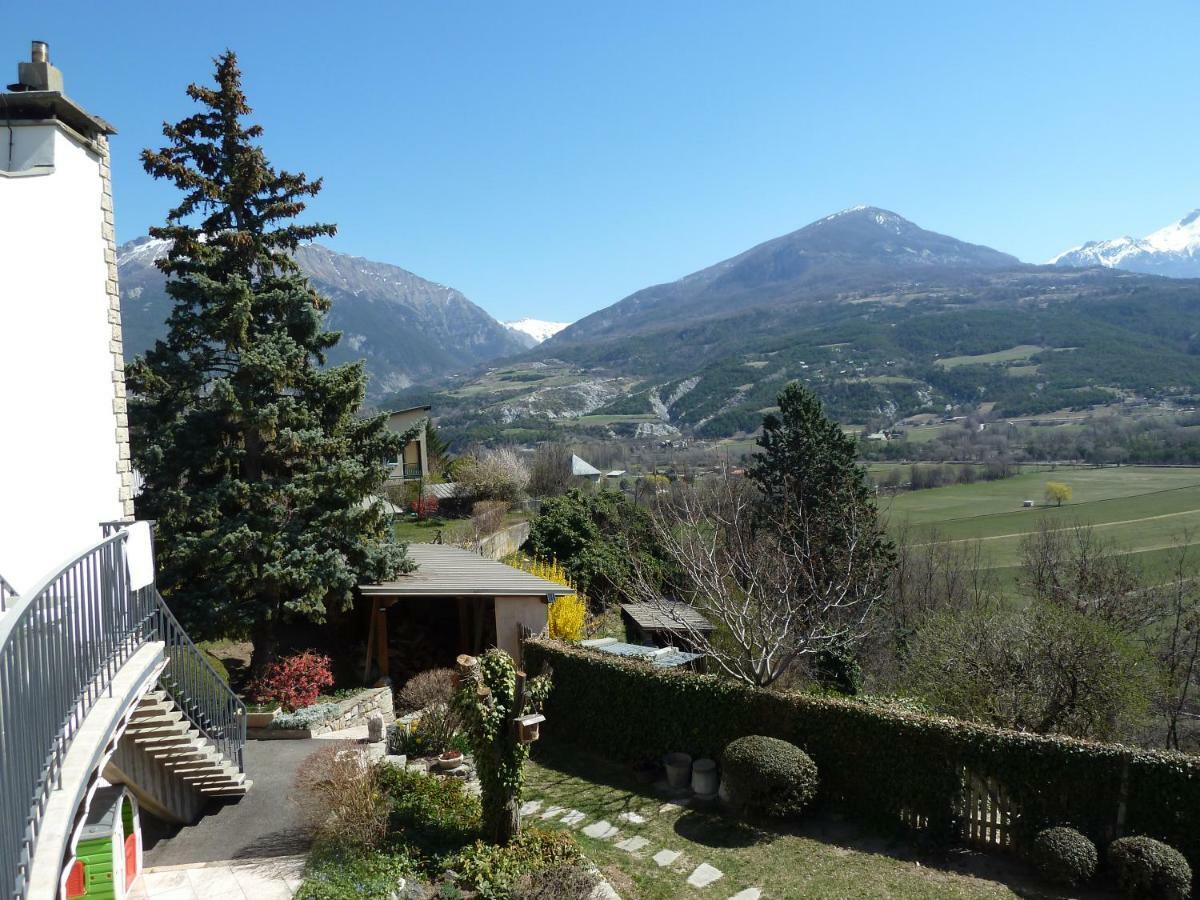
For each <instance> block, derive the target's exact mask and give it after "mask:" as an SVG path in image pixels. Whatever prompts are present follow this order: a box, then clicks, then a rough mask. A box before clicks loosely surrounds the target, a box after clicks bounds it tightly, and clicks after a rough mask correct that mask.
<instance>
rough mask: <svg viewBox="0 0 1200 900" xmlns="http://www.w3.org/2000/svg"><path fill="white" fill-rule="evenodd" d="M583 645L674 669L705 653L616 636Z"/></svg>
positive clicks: (586, 642) (659, 666)
mask: <svg viewBox="0 0 1200 900" xmlns="http://www.w3.org/2000/svg"><path fill="white" fill-rule="evenodd" d="M583 646H584V647H587V648H589V649H591V650H599V651H600V652H601V653H611V654H613V655H614V656H625V657H629V658H632V659H644V660H646V661H647V662H649V663H650V664H651V665H654V666H656V667H658V668H660V669H673V668H675V667H676V666H682V665H684V664H686V663H690V662H691V661H692V660H694V659H699V658H700V657H701V656H703V655H704V654H703V653H687V652H685V651H683V650H679V649H677V648H675V647H642V646H639V645H638V644H626V643H625V642H624V641H618V640H617V639H616V638H600V639H599V640H595V641H584V642H583Z"/></svg>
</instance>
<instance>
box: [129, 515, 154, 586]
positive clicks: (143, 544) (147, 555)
mask: <svg viewBox="0 0 1200 900" xmlns="http://www.w3.org/2000/svg"><path fill="white" fill-rule="evenodd" d="M128 530H129V537H128V538H127V539H126V542H125V562H126V564H127V565H128V566H129V588H130V590H134V591H136V590H137V589H138V588H144V587H148V586H149V585H152V584H154V551H153V550H152V545H151V542H150V523H149V522H134V523H133V524H132V525H130V526H129V529H128Z"/></svg>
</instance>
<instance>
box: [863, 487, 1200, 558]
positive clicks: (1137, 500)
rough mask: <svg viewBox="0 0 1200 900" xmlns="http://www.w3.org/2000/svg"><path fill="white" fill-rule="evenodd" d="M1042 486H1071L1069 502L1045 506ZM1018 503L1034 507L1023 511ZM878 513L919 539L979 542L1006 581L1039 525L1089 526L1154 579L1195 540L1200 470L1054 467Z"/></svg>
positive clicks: (897, 501) (884, 506) (930, 493)
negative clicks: (1175, 552) (1182, 543)
mask: <svg viewBox="0 0 1200 900" xmlns="http://www.w3.org/2000/svg"><path fill="white" fill-rule="evenodd" d="M1047 481H1061V482H1063V483H1065V484H1067V485H1069V486H1070V487H1071V490H1072V499H1071V501H1070V502H1069V503H1064V504H1063V505H1062V506H1061V507H1056V506H1048V505H1046V503H1045V501H1044V499H1043V494H1044V492H1045V485H1046V482H1047ZM1024 500H1033V501H1034V502H1035V504H1036V505H1035V506H1034V507H1033V508H1032V509H1027V508H1024V507H1023V506H1022V502H1023V501H1024ZM880 508H881V511H882V512H883V513H884V515H885V516H886V517H887V520H888V526H889V528H890V529H891V530H892V531H893V532H899V531H900V530H903V529H905V528H907V530H908V531H909V533H910V534H912V535H913V536H914V537H915V538H916V539H917V540H921V539H923V538H925V539H930V540H932V539H935V538H943V539H948V540H961V541H972V540H979V541H981V542H982V544H983V547H984V550H985V552H986V554H987V556H988V558H989V559H990V561H991V563H992V565H993V567H995V568H996V569H997V570H999V574H1000V576H1001V578H1002V580H1004V581H1011V580H1012V579H1013V578H1015V575H1016V567H1017V566H1018V565H1019V563H1020V544H1021V538H1022V536H1023V535H1025V534H1027V533H1028V532H1030V531H1033V530H1034V529H1036V528H1037V527H1038V523H1039V522H1040V521H1042V520H1046V521H1049V522H1050V523H1052V524H1053V525H1054V526H1055V527H1060V528H1069V527H1071V526H1072V525H1074V524H1075V523H1077V522H1078V523H1085V524H1089V525H1091V526H1093V528H1094V529H1095V531H1096V534H1097V535H1098V536H1100V537H1101V538H1103V539H1104V540H1105V541H1108V542H1110V543H1112V544H1114V545H1115V546H1117V547H1118V548H1119V549H1120V550H1121V551H1122V552H1124V553H1130V554H1134V555H1135V556H1136V561H1137V562H1138V563H1139V564H1140V565H1141V566H1143V567H1144V568H1145V570H1146V571H1147V572H1148V573H1150V574H1154V573H1155V572H1162V571H1164V570H1165V567H1166V566H1167V565H1168V560H1169V558H1170V556H1171V551H1172V548H1173V547H1174V546H1175V544H1176V542H1177V541H1179V540H1180V539H1182V538H1183V536H1184V535H1187V536H1188V539H1189V542H1190V543H1200V469H1170V468H1158V467H1153V466H1121V467H1119V468H1104V469H1090V468H1071V467H1059V468H1058V469H1056V470H1054V471H1049V470H1036V471H1027V472H1025V473H1023V474H1021V475H1018V476H1016V477H1013V478H1007V479H1003V480H1001V481H989V482H982V481H981V482H976V483H974V484H959V485H950V486H947V487H940V488H931V489H928V490H923V491H912V492H908V493H901V494H897V495H895V496H894V497H889V498H885V499H883V500H882V501H881V503H880Z"/></svg>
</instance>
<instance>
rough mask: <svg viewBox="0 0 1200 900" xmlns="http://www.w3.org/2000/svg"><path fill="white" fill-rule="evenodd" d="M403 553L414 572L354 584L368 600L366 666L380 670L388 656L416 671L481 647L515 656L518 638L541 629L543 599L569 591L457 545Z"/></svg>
mask: <svg viewBox="0 0 1200 900" xmlns="http://www.w3.org/2000/svg"><path fill="white" fill-rule="evenodd" d="M408 555H409V558H410V559H411V560H412V561H413V562H415V563H416V564H417V569H416V571H414V572H410V573H407V574H404V575H401V576H399V577H398V578H396V579H395V580H394V581H387V582H383V583H380V584H362V585H359V593H360V594H361V595H362V597H363V599H364V601H366V602H367V603H369V604H370V610H369V615H370V620H369V627H368V638H367V646H368V650H367V667H368V669H369V668H370V664H371V663H372V662H374V664H375V666H376V668H377V671H378V672H379V674H380V675H387V676H391V675H392V669H393V665H392V662H393V660H395V661H396V662H397V663H398V664H399V665H401V666H403V667H405V668H409V669H411V670H413V671H421V670H422V669H424V668H431V667H434V666H438V665H449V664H451V663H453V660H454V658H455V657H456V656H458V654H460V653H467V654H470V655H472V656H474V655H477V654H479V653H481V652H482V651H483V650H486V649H487V648H488V647H499V648H501V649H502V650H505V651H507V652H508V653H509V655H511V656H512V657H513V659H515V660H518V661H519V660H520V659H521V639H522V637H523V636H524V635H527V634H539V633H541V632H542V631H544V630H545V628H546V621H547V610H548V607H549V605H550V604H551V603H553V602H554V601H555V600H556V599H557V598H558V597H561V596H564V595H566V594H572V593H574V590H573V589H572V588H569V587H566V586H564V585H561V584H555V583H554V582H553V581H547V580H546V579H544V578H539V577H537V576H536V575H531V574H529V573H528V572H523V571H521V570H520V569H515V568H513V567H512V566H508V565H505V564H504V563H502V562H498V561H497V560H494V559H487V558H486V557H483V556H480V555H479V554H477V553H473V552H472V551H470V550H464V549H462V548H461V547H451V546H449V545H446V544H409V545H408ZM416 656H420V657H422V658H414V657H416ZM396 674H397V675H399V674H401V673H396Z"/></svg>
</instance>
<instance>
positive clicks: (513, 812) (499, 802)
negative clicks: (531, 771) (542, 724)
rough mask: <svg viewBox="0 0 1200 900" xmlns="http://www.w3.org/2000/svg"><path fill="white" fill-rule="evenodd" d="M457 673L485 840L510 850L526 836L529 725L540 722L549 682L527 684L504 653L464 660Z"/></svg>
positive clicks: (459, 703) (457, 699)
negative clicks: (523, 790)
mask: <svg viewBox="0 0 1200 900" xmlns="http://www.w3.org/2000/svg"><path fill="white" fill-rule="evenodd" d="M458 671H459V687H458V693H457V694H456V695H455V698H454V702H455V705H456V706H457V707H458V710H459V712H460V714H461V715H462V717H463V721H464V722H465V723H466V732H467V740H468V741H469V742H470V745H471V752H472V753H473V754H474V756H475V771H476V772H477V773H478V775H479V787H480V791H481V794H482V797H481V800H482V803H483V834H484V838H485V839H486V840H488V841H490V842H492V843H495V844H507V843H508V842H509V841H511V840H512V839H513V838H514V837H516V836H517V835H518V834H520V832H521V788H522V786H523V785H524V783H525V760H526V759H528V758H529V741H530V740H531V739H532V738H531V737H530V724H529V720H530V719H533V718H540V716H538V714H539V713H540V712H541V707H542V703H543V702H544V701H545V699H546V696H547V695H548V694H549V693H550V679H549V678H548V677H547V676H545V675H540V676H538V677H537V678H532V679H529V680H526V678H525V673H524V672H518V671H517V669H516V666H515V665H514V664H513V661H512V657H511V656H509V655H508V654H507V653H505V652H504V651H503V650H499V649H492V650H488V651H487V652H486V653H484V654H483V656H481V657H479V658H478V659H476V658H475V657H473V656H466V655H463V656H460V657H459V658H458ZM523 719H524V720H526V721H525V722H524V723H523V722H522V721H521V720H523ZM534 724H536V723H534ZM534 730H535V731H536V729H534Z"/></svg>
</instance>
